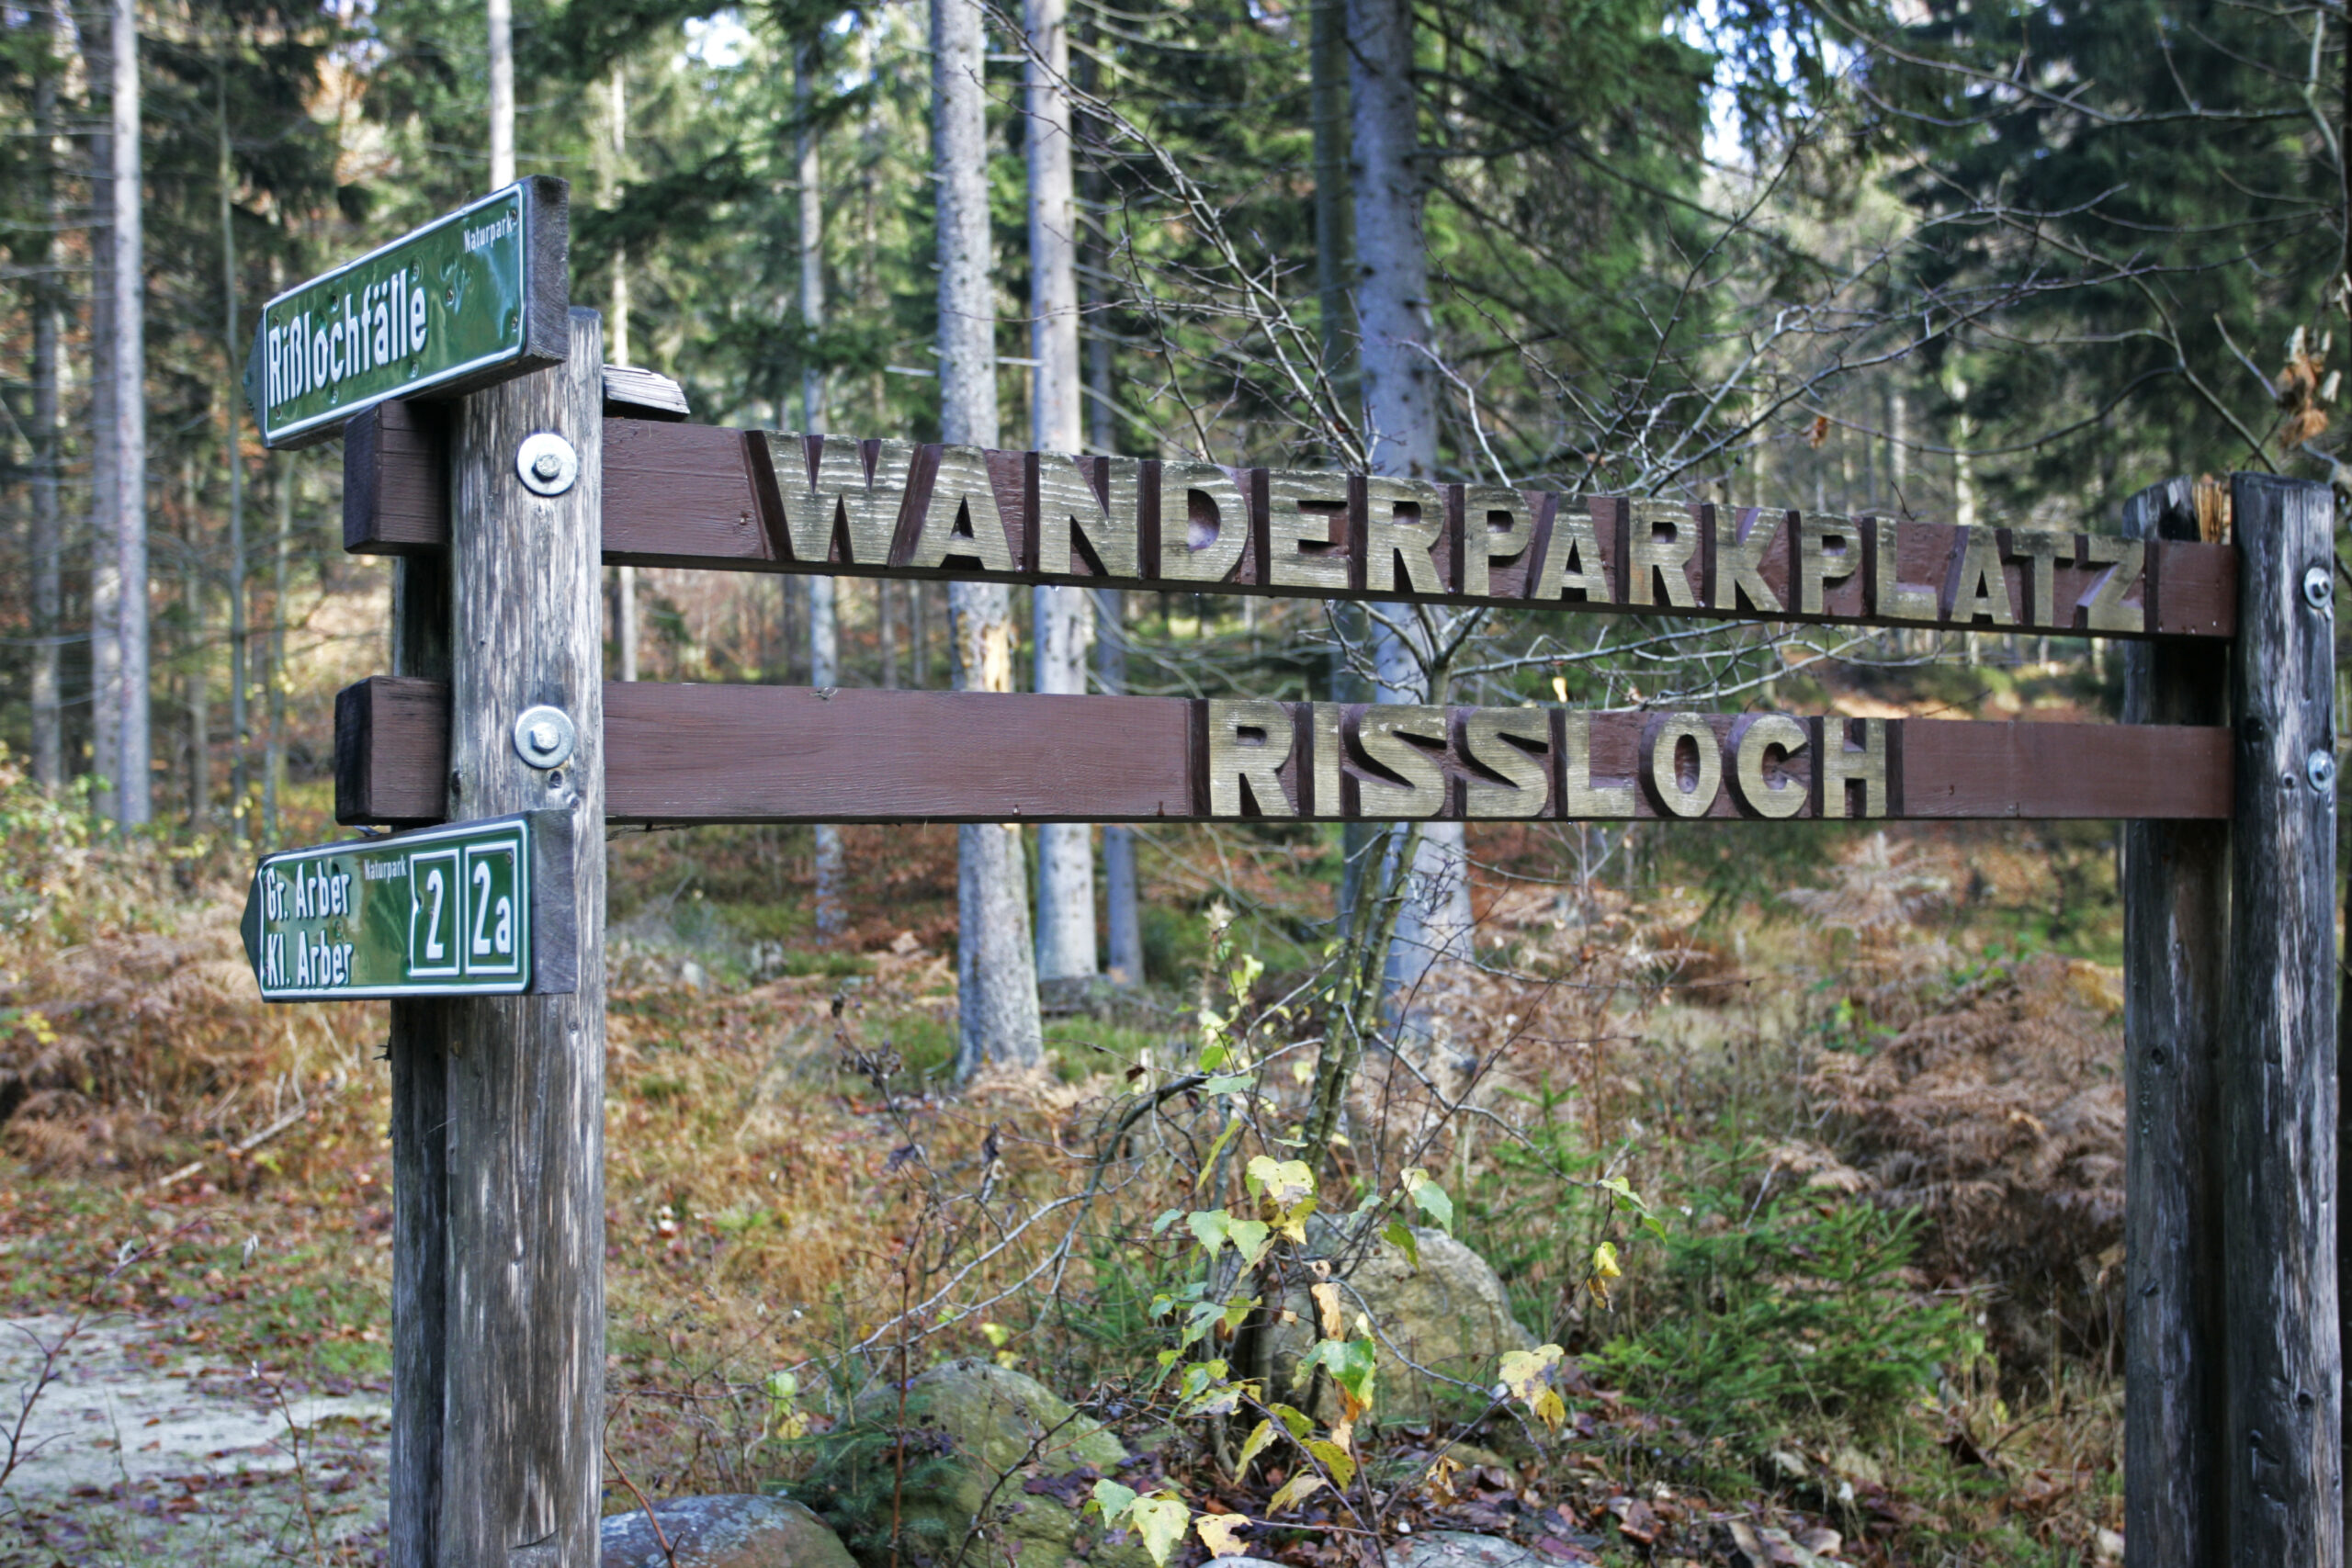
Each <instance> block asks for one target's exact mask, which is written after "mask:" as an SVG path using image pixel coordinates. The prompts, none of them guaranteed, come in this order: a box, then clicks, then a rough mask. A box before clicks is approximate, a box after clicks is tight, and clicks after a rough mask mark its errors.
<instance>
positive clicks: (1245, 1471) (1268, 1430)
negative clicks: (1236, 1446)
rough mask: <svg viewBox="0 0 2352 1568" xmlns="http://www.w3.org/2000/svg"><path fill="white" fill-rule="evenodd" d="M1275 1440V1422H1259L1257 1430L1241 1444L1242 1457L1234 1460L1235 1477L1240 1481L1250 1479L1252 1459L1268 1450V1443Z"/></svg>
mask: <svg viewBox="0 0 2352 1568" xmlns="http://www.w3.org/2000/svg"><path fill="white" fill-rule="evenodd" d="M1273 1440H1274V1424H1273V1423H1272V1421H1261V1422H1259V1423H1258V1426H1257V1428H1256V1430H1254V1431H1252V1432H1251V1433H1250V1437H1249V1440H1248V1441H1246V1442H1244V1443H1243V1444H1242V1445H1241V1457H1240V1458H1239V1459H1238V1460H1236V1461H1234V1464H1233V1474H1234V1479H1236V1480H1238V1481H1246V1480H1248V1479H1249V1477H1250V1461H1251V1460H1254V1459H1256V1458H1257V1457H1258V1456H1259V1455H1260V1454H1261V1453H1264V1452H1265V1451H1266V1445H1267V1444H1269V1443H1271V1442H1272V1441H1273Z"/></svg>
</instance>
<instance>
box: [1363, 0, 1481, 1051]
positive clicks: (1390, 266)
mask: <svg viewBox="0 0 2352 1568" xmlns="http://www.w3.org/2000/svg"><path fill="white" fill-rule="evenodd" d="M1348 40H1349V45H1350V48H1349V56H1348V58H1349V78H1348V89H1349V105H1350V109H1351V128H1352V131H1353V136H1352V141H1353V147H1354V166H1353V168H1352V170H1351V174H1352V175H1353V178H1352V181H1351V185H1352V187H1353V192H1354V197H1355V240H1356V310H1357V314H1358V317H1359V318H1360V321H1361V324H1362V330H1361V342H1360V344H1359V346H1358V353H1359V354H1360V355H1361V356H1362V362H1363V386H1364V416H1365V419H1366V421H1367V423H1368V424H1369V426H1370V429H1369V432H1368V434H1369V441H1368V443H1367V446H1368V449H1369V451H1370V454H1371V458H1370V461H1371V468H1372V471H1373V472H1374V473H1375V474H1381V475H1387V476H1391V477H1395V478H1400V479H1433V478H1434V477H1435V476H1436V471H1437V376H1436V373H1435V371H1434V370H1433V369H1432V368H1431V367H1430V360H1429V356H1428V352H1427V351H1428V349H1429V348H1430V343H1431V333H1430V299H1429V252H1428V245H1427V242H1426V240H1425V238H1424V235H1423V231H1422V206H1423V188H1424V182H1423V177H1422V171H1421V168H1420V165H1419V162H1418V161H1417V153H1418V152H1419V111H1418V106H1417V104H1416V102H1415V96H1414V90H1413V76H1412V72H1413V11H1412V6H1411V3H1410V0H1348ZM1381 621H1382V623H1384V624H1379V625H1377V626H1376V628H1375V630H1374V637H1373V657H1374V663H1375V664H1376V666H1377V668H1378V682H1379V690H1378V692H1377V694H1376V695H1375V698H1374V700H1375V701H1379V702H1387V703H1399V702H1401V703H1419V702H1429V703H1442V702H1443V701H1445V697H1446V694H1445V692H1444V691H1443V689H1442V681H1441V679H1440V676H1439V672H1438V671H1436V670H1434V669H1433V668H1432V667H1431V660H1432V657H1433V655H1434V652H1435V650H1434V649H1432V648H1431V647H1429V646H1416V645H1415V644H1414V643H1413V642H1411V641H1408V638H1407V637H1405V636H1402V635H1399V633H1398V632H1397V630H1396V629H1395V627H1396V626H1415V627H1421V626H1425V625H1426V623H1424V622H1422V621H1420V620H1419V619H1418V618H1417V617H1416V615H1415V613H1414V612H1413V611H1412V610H1411V609H1409V608H1408V607H1407V606H1405V605H1402V604H1391V605H1387V606H1384V607H1383V614H1382V615H1381ZM1410 837H1411V840H1412V842H1413V844H1414V849H1413V862H1412V864H1411V866H1410V868H1409V870H1408V872H1407V874H1408V875H1409V877H1410V879H1411V882H1412V884H1413V886H1412V887H1411V889H1410V891H1409V892H1408V895H1407V896H1406V897H1404V899H1403V900H1402V903H1401V906H1400V908H1399V912H1398V916H1397V923H1396V935H1395V938H1394V941H1393V944H1392V945H1391V947H1390V950H1389V964H1388V982H1389V984H1390V986H1391V987H1392V988H1393V990H1394V992H1395V993H1396V994H1397V996H1398V997H1400V998H1403V999H1404V1000H1405V1005H1406V1006H1407V1008H1408V1010H1410V1011H1412V1012H1415V1013H1419V1012H1420V1011H1421V1010H1422V1007H1423V1004H1424V1002H1425V1000H1426V997H1425V994H1424V993H1425V991H1426V984H1425V983H1426V982H1427V981H1428V980H1429V979H1430V972H1431V971H1432V970H1433V969H1434V968H1435V967H1436V966H1437V965H1438V964H1440V963H1441V962H1442V961H1445V960H1449V959H1454V958H1458V957H1459V956H1461V950H1462V947H1463V944H1464V942H1466V941H1467V940H1468V935H1469V928H1470V886H1469V880H1468V877H1467V874H1466V872H1467V865H1466V862H1465V860H1464V839H1463V829H1462V824H1461V823H1459V822H1432V823H1430V824H1428V825H1427V826H1426V827H1425V828H1424V829H1423V830H1422V831H1421V832H1419V833H1418V834H1414V835H1410ZM1407 839H1408V835H1407V833H1406V830H1405V829H1403V828H1402V827H1399V828H1398V829H1395V830H1394V831H1393V832H1392V835H1391V838H1390V843H1391V845H1392V846H1402V845H1403V844H1404V843H1405V842H1406V841H1407ZM1389 853H1390V854H1392V855H1393V854H1395V853H1397V848H1394V847H1392V849H1391V850H1390V851H1389ZM1384 880H1385V879H1384Z"/></svg>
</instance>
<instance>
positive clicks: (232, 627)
mask: <svg viewBox="0 0 2352 1568" xmlns="http://www.w3.org/2000/svg"><path fill="white" fill-rule="evenodd" d="M213 109H214V112H215V115H216V117H217V121H218V128H219V130H220V298H221V300H222V303H223V307H224V310H225V312H226V314H225V316H224V319H223V322H222V327H221V339H220V342H221V351H222V352H221V360H222V366H223V368H224V369H225V370H226V371H227V374H228V387H227V396H226V397H225V398H224V400H222V405H221V406H222V407H223V408H225V409H226V410H227V411H228V421H227V423H228V433H227V434H228V438H227V441H226V443H225V444H224V445H225V449H224V451H223V453H222V456H223V457H225V458H226V459H227V462H228V465H229V819H230V821H231V822H232V824H234V826H235V827H236V828H238V829H243V833H244V836H245V838H246V840H248V841H250V840H252V838H253V836H254V822H253V809H252V798H251V797H252V794H253V776H252V775H253V768H252V760H251V758H250V756H249V754H248V749H249V748H250V747H251V746H252V744H253V724H252V720H251V717H250V716H249V715H248V714H247V713H246V711H245V703H246V691H247V687H248V684H249V682H248V681H247V679H246V670H245V660H246V650H245V637H246V628H245V451H244V444H243V441H242V440H241V439H240V438H239V435H238V433H237V417H238V415H237V407H238V403H239V395H238V389H237V367H238V360H239V358H240V356H241V355H243V352H244V345H243V344H242V343H240V342H239V341H238V338H239V328H238V324H237V230H236V216H237V209H236V202H235V199H234V197H235V194H236V164H235V161H234V159H233V158H232V154H231V150H230V145H229V84H228V78H227V77H226V76H225V75H222V76H220V77H216V78H215V79H214V82H213Z"/></svg>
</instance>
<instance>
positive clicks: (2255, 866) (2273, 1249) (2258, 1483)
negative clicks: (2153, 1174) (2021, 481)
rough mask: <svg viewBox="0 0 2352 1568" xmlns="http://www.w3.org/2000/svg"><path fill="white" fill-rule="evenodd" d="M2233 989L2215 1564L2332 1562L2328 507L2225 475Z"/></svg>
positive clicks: (2246, 1567)
mask: <svg viewBox="0 0 2352 1568" xmlns="http://www.w3.org/2000/svg"><path fill="white" fill-rule="evenodd" d="M2231 512H2232V514H2233V527H2234V532H2235V535H2236V542H2237V547H2238V572H2239V577H2238V622H2237V643H2236V649H2235V654H2234V660H2233V665H2232V669H2231V680H2230V697H2231V705H2232V709H2233V723H2234V727H2235V730H2236V739H2235V762H2236V767H2235V773H2236V785H2235V804H2234V808H2233V818H2232V820H2231V824H2230V836H2231V844H2230V849H2231V854H2230V871H2231V874H2230V885H2231V910H2230V945H2229V965H2230V969H2229V989H2228V996H2227V1001H2226V1003H2225V1005H2224V1010H2223V1024H2222V1048H2221V1053H2220V1057H2219V1070H2220V1096H2219V1100H2220V1106H2221V1111H2222V1162H2223V1164H2222V1192H2221V1204H2220V1222H2221V1230H2222V1240H2221V1252H2222V1280H2223V1285H2222V1292H2223V1303H2222V1311H2223V1315H2224V1321H2225V1323H2226V1325H2227V1332H2226V1334H2225V1342H2226V1349H2225V1354H2224V1358H2223V1366H2224V1375H2225V1376H2226V1378H2227V1380H2228V1389H2229V1396H2228V1412H2227V1416H2226V1422H2225V1427H2224V1431H2225V1441H2224V1444H2223V1446H2222V1450H2221V1463H2222V1472H2223V1474H2224V1477H2225V1484H2226V1486H2227V1488H2228V1504H2229V1516H2228V1527H2229V1540H2228V1548H2227V1551H2228V1558H2227V1560H2228V1561H2229V1562H2231V1563H2233V1564H2237V1565H2242V1568H2256V1565H2261V1568H2271V1565H2274V1564H2287V1563H2293V1564H2297V1565H2298V1568H2340V1565H2341V1564H2342V1562H2343V1561H2344V1515H2343V1489H2344V1478H2343V1455H2342V1446H2341V1444H2342V1421H2343V1410H2342V1406H2341V1391H2340V1384H2339V1378H2340V1376H2341V1372H2342V1367H2341V1347H2340V1345H2339V1343H2338V1333H2339V1329H2338V1325H2337V1319H2336V1279H2335V1263H2336V1258H2335V1168H2336V1146H2335V1136H2336V1080H2335V1066H2336V1064H2335V788H2336V784H2335V719H2334V699H2335V621H2334V612H2333V605H2334V603H2335V579H2334V569H2335V553H2334V544H2333V541H2334V534H2335V504H2334V501H2333V498H2332V497H2331V495H2330V493H2329V491H2328V488H2327V487H2326V486H2325V485H2322V484H2312V483H2307V482H2303V481H2299V480H2290V479H2277V478H2273V477H2270V476H2267V475H2259V474H2239V475H2236V476H2234V477H2233V480H2232V483H2231Z"/></svg>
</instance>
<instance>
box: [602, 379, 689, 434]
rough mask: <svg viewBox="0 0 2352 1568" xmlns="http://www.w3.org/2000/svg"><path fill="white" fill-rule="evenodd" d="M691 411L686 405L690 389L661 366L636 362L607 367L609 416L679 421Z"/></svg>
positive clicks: (606, 412)
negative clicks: (648, 365)
mask: <svg viewBox="0 0 2352 1568" xmlns="http://www.w3.org/2000/svg"><path fill="white" fill-rule="evenodd" d="M689 412H692V411H691V410H689V409H688V408H687V407H686V389H684V387H681V386H679V385H678V384H677V383H676V382H675V381H673V380H672V379H670V378H668V377H667V376H664V375H662V372H660V371H659V370H647V369H645V368H643V367H639V366H635V365H607V366H605V418H606V419H615V418H619V419H651V420H661V421H663V422H665V423H676V422H678V421H681V420H684V418H685V417H686V416H687V414H688V413H689Z"/></svg>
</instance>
